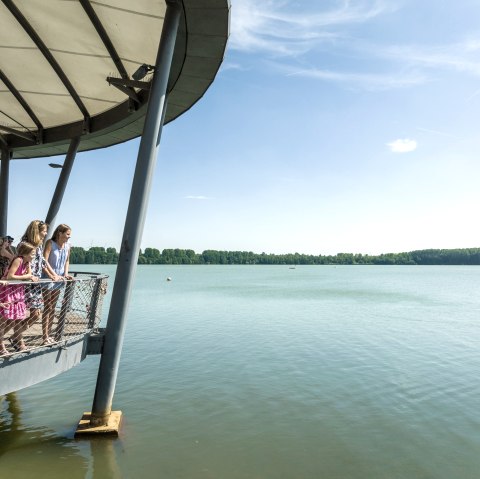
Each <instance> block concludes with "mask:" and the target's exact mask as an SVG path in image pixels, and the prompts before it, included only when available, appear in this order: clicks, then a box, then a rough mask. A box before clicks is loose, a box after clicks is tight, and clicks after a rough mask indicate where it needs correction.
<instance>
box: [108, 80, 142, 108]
mask: <svg viewBox="0 0 480 479" xmlns="http://www.w3.org/2000/svg"><path fill="white" fill-rule="evenodd" d="M107 82H108V84H109V85H113V86H114V87H115V88H118V89H119V90H120V91H121V92H122V93H125V95H127V96H129V97H130V98H131V99H132V100H133V101H134V102H136V103H140V99H139V98H138V95H137V94H136V92H135V90H134V89H133V88H141V89H142V90H148V89H150V83H148V82H143V81H137V80H129V79H128V78H115V77H107ZM129 87H130V88H129Z"/></svg>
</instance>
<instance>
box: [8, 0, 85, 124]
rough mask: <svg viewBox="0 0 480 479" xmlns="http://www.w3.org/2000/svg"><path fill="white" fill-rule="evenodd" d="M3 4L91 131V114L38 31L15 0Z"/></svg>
mask: <svg viewBox="0 0 480 479" xmlns="http://www.w3.org/2000/svg"><path fill="white" fill-rule="evenodd" d="M2 2H3V4H4V5H5V6H6V7H7V8H8V10H9V11H10V13H11V14H12V15H13V16H14V17H15V19H16V20H17V22H18V23H19V24H20V25H21V26H22V28H23V29H24V30H25V32H26V33H27V35H28V36H29V37H30V38H31V39H32V41H33V43H35V45H36V46H37V48H38V49H39V50H40V51H41V52H42V54H43V56H44V57H45V59H46V60H47V62H48V63H49V64H50V66H51V67H52V69H53V70H54V71H55V73H56V74H57V76H58V78H60V80H61V82H62V83H63V85H64V86H65V88H66V89H67V91H68V93H70V96H71V97H72V99H73V101H74V102H75V103H76V105H77V107H78V109H79V110H80V111H81V112H82V115H83V118H84V128H85V130H86V131H90V113H88V110H87V108H86V107H85V105H84V104H83V102H82V100H81V99H80V96H79V95H78V93H77V91H76V90H75V88H74V87H73V85H72V83H71V82H70V80H69V79H68V77H67V75H66V74H65V72H64V71H63V69H62V67H61V66H60V65H59V64H58V62H57V60H55V57H54V56H53V55H52V53H51V52H50V50H49V48H48V47H47V45H45V43H44V42H43V40H42V39H41V38H40V36H39V35H38V33H37V31H36V30H35V29H34V28H33V27H32V25H30V23H29V21H28V20H27V19H26V18H25V17H24V15H23V13H22V12H21V11H20V10H19V9H18V7H17V6H16V5H15V3H14V2H13V0H2Z"/></svg>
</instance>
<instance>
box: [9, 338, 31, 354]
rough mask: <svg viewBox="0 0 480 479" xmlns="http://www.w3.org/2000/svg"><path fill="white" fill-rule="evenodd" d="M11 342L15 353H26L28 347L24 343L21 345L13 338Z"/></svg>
mask: <svg viewBox="0 0 480 479" xmlns="http://www.w3.org/2000/svg"><path fill="white" fill-rule="evenodd" d="M9 341H10V344H11V345H12V347H13V349H15V351H16V352H17V353H19V352H21V351H25V350H26V349H27V346H25V343H24V342H23V341H22V342H21V343H20V342H17V341H15V340H14V339H13V338H10V339H9Z"/></svg>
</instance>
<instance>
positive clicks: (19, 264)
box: [0, 243, 38, 356]
mask: <svg viewBox="0 0 480 479" xmlns="http://www.w3.org/2000/svg"><path fill="white" fill-rule="evenodd" d="M34 256H35V246H33V245H31V244H30V243H22V244H21V245H19V247H18V249H17V256H16V257H15V258H14V259H13V261H12V262H11V263H10V266H9V268H8V270H7V272H6V274H4V276H3V279H6V280H21V281H29V280H31V281H38V278H37V277H35V276H33V275H32V271H31V268H30V262H31V261H32V260H33V258H34ZM0 303H1V304H0V355H2V356H3V355H4V354H8V351H7V350H6V348H5V345H4V344H3V338H4V335H5V333H6V332H7V331H8V330H9V329H10V328H11V327H12V326H13V330H14V334H13V338H12V344H13V346H14V348H15V349H16V350H17V351H23V350H25V349H26V346H25V343H24V342H23V331H24V330H25V326H26V324H25V321H23V320H24V319H25V318H26V316H27V308H26V305H25V286H24V285H23V284H6V285H5V284H3V285H0Z"/></svg>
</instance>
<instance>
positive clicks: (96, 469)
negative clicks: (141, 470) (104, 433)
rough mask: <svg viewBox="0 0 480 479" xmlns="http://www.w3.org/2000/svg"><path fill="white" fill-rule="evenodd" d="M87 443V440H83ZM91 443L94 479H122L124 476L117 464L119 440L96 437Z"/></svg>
mask: <svg viewBox="0 0 480 479" xmlns="http://www.w3.org/2000/svg"><path fill="white" fill-rule="evenodd" d="M82 441H85V439H82ZM87 441H88V442H90V451H91V455H92V471H91V472H92V475H91V478H92V479H122V478H123V475H122V472H121V470H120V468H119V466H118V463H117V456H116V450H115V449H116V448H117V446H119V445H120V440H119V439H113V438H111V437H96V438H92V439H89V440H87Z"/></svg>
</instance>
